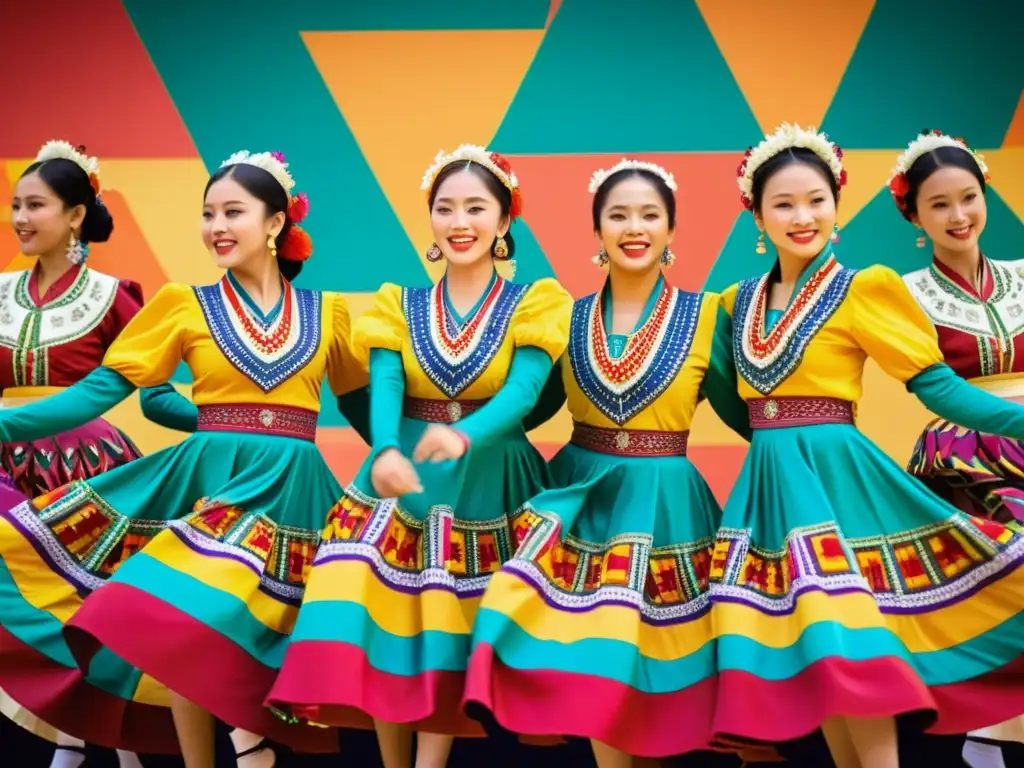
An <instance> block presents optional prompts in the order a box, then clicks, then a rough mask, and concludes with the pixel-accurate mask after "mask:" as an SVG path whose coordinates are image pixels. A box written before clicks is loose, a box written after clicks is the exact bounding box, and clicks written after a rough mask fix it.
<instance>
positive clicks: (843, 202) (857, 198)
mask: <svg viewBox="0 0 1024 768" xmlns="http://www.w3.org/2000/svg"><path fill="white" fill-rule="evenodd" d="M898 155H899V150H897V149H848V150H844V151H843V167H844V168H846V178H847V183H846V186H845V187H843V189H842V192H841V193H840V197H839V216H838V224H839V226H840V227H845V226H846V225H847V224H849V223H850V221H852V220H853V217H854V216H856V215H857V214H858V213H860V211H861V209H862V208H863V207H864V206H865V205H867V204H868V203H870V202H871V201H872V200H873V199H874V198H875V195H877V194H878V191H879V190H880V189H882V188H883V187H885V185H886V184H887V183H888V182H889V176H890V175H892V169H893V166H894V165H896V158H897V156H898ZM893 214H894V215H895V214H896V209H895V208H893Z"/></svg>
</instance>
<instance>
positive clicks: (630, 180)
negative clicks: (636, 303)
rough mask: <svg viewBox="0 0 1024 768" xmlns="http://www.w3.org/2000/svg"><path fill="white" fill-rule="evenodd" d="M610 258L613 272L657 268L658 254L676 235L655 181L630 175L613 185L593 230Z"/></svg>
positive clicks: (659, 254)
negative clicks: (598, 225)
mask: <svg viewBox="0 0 1024 768" xmlns="http://www.w3.org/2000/svg"><path fill="white" fill-rule="evenodd" d="M594 234H595V235H596V237H597V240H598V242H599V243H600V245H601V247H602V248H604V250H605V252H606V253H607V254H608V258H609V260H610V266H609V269H610V270H611V271H612V272H615V271H617V270H623V271H627V272H633V273H636V272H646V271H648V270H652V269H659V268H660V265H661V255H662V253H663V252H664V250H665V247H666V246H667V245H668V244H669V243H670V242H672V238H673V236H674V235H675V231H674V229H673V228H672V227H671V226H670V223H669V212H668V209H667V207H666V205H665V201H664V199H663V198H662V196H661V193H660V192H659V191H658V190H657V189H656V188H655V186H654V184H653V183H651V182H650V181H649V180H648V179H645V178H643V177H641V176H629V177H626V178H624V179H622V180H621V181H619V182H618V183H616V184H615V186H614V187H612V188H611V189H610V190H609V192H608V195H607V197H606V198H605V200H604V205H603V207H602V208H601V219H600V229H599V230H598V231H597V232H595V233H594Z"/></svg>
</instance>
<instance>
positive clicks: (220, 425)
mask: <svg viewBox="0 0 1024 768" xmlns="http://www.w3.org/2000/svg"><path fill="white" fill-rule="evenodd" d="M318 415H319V414H318V413H317V412H316V411H308V410H306V409H305V408H293V407H291V406H287V405H265V404H262V403H233V404H231V405H201V406H199V427H198V428H199V431H200V432H254V433H256V434H261V435H277V436H279V437H297V438H299V439H300V440H309V441H310V442H312V441H314V440H316V420H317V416H318Z"/></svg>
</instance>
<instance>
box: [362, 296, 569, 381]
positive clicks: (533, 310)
mask: <svg viewBox="0 0 1024 768" xmlns="http://www.w3.org/2000/svg"><path fill="white" fill-rule="evenodd" d="M571 303H572V299H571V298H570V297H569V294H567V293H566V292H565V289H563V288H562V287H561V286H560V285H559V284H558V283H557V282H556V281H554V280H552V279H550V278H545V279H542V280H538V281H537V282H535V283H531V284H529V285H522V284H518V283H512V282H509V281H507V280H504V279H502V278H501V277H496V278H495V279H494V280H492V282H491V284H490V286H489V287H488V289H487V290H486V291H485V293H484V296H483V297H482V298H481V300H480V301H478V302H477V304H476V306H475V307H474V308H473V309H472V310H470V312H469V313H468V314H467V315H466V316H465V317H464V318H463V317H459V316H458V314H457V313H456V312H455V311H454V310H453V309H452V307H451V304H450V303H449V302H448V300H447V297H446V294H445V285H444V280H441V281H440V282H438V283H437V284H436V285H434V286H431V287H430V288H402V287H400V286H397V285H394V284H392V283H386V284H385V285H383V286H381V289H380V291H378V293H377V297H376V300H375V302H374V306H373V308H372V309H370V310H369V311H368V312H367V313H366V314H364V315H363V316H362V317H360V318H359V320H358V321H357V322H356V324H355V327H354V329H353V341H352V343H353V349H354V353H355V355H356V357H357V358H358V359H359V360H360V361H361V362H362V364H363V365H364V366H365V367H367V368H368V366H369V356H370V350H372V349H389V350H392V351H395V352H400V353H401V355H402V364H403V368H404V371H405V392H406V394H407V395H409V396H411V397H417V398H428V399H452V400H455V399H457V400H486V399H488V398H490V397H493V396H494V395H495V394H496V393H497V392H498V390H499V389H500V388H501V386H502V384H503V383H504V382H505V379H506V377H507V375H508V369H509V366H510V365H511V363H512V355H513V353H514V351H515V349H516V348H517V347H539V348H540V349H542V350H544V351H545V352H547V353H548V355H549V356H550V357H551V358H552V359H556V358H557V357H558V356H559V355H560V354H561V352H562V350H563V349H564V347H565V338H566V333H567V326H568V321H569V311H570V310H569V308H570V306H571Z"/></svg>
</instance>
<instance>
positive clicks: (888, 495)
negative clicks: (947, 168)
mask: <svg viewBox="0 0 1024 768" xmlns="http://www.w3.org/2000/svg"><path fill="white" fill-rule="evenodd" d="M791 146H804V147H807V148H809V149H812V150H813V151H814V152H816V153H817V154H818V155H819V156H820V157H821V158H822V159H823V160H824V161H825V162H826V163H827V164H829V165H830V166H831V167H832V169H833V172H834V173H835V175H836V178H837V181H839V182H840V183H842V181H843V180H844V179H845V175H844V174H843V173H842V165H841V161H840V159H839V157H840V155H839V154H838V151H837V148H836V147H835V146H834V145H832V144H831V143H830V142H828V140H827V139H826V138H825V137H824V136H822V135H820V134H815V133H813V132H807V131H803V130H801V129H798V128H792V127H789V126H784V127H783V128H781V129H780V130H779V131H778V132H776V133H775V134H774V135H772V136H770V137H768V138H767V139H766V140H765V142H763V143H762V145H761V146H759V147H758V148H757V149H755V150H754V152H753V155H752V156H750V157H748V159H747V160H746V161H745V163H744V165H743V166H741V178H740V187H741V190H743V192H744V196H745V199H746V200H747V201H749V200H750V180H751V176H752V175H753V172H754V170H755V168H756V167H757V165H758V164H759V163H761V162H764V161H765V160H767V159H768V158H770V157H771V156H773V155H774V154H776V153H777V152H779V151H783V150H785V149H786V148H788V147H791ZM777 278H778V275H777V272H776V271H773V272H772V273H769V274H768V275H765V276H763V277H759V278H753V279H750V280H747V281H744V282H742V283H740V284H739V285H736V286H732V287H731V288H729V289H727V290H726V291H725V292H724V294H723V303H724V306H725V309H726V310H727V312H728V313H729V315H730V316H731V318H732V324H733V328H732V349H733V354H734V357H735V363H736V368H737V370H738V372H739V377H740V378H739V393H740V395H741V396H742V397H743V399H744V400H746V401H747V404H748V406H749V411H750V420H751V427H752V429H753V438H752V440H751V444H750V450H749V451H748V454H747V457H746V460H745V462H744V465H743V468H742V470H741V472H740V475H739V478H738V479H737V481H736V484H735V486H734V488H733V491H732V493H731V495H730V497H729V500H728V502H727V503H726V505H725V508H724V511H723V518H722V527H721V529H720V530H719V533H718V543H717V545H716V548H715V554H714V558H713V560H712V563H711V582H712V587H711V595H712V611H711V612H712V623H713V626H714V630H715V634H716V637H717V639H718V664H719V687H718V700H717V705H716V710H715V715H714V728H715V732H716V734H717V735H718V736H720V737H722V738H723V739H724V738H728V737H742V738H748V739H758V740H767V741H782V740H787V739H791V738H794V737H799V736H801V735H804V734H807V733H810V732H812V731H814V730H815V729H816V728H817V727H818V726H819V725H820V724H821V723H822V721H823V720H824V719H826V718H828V717H831V716H852V717H883V716H891V715H898V714H903V713H918V714H921V715H923V720H924V723H925V724H926V725H927V726H928V727H929V728H930V730H931V731H933V732H936V733H963V732H965V731H967V730H969V729H971V728H973V727H977V726H979V725H983V724H987V723H993V722H999V721H1001V720H1005V719H1006V718H1008V717H1011V716H1014V715H1017V714H1020V713H1021V711H1022V710H1024V676H1022V675H1021V674H1020V660H1021V659H1020V657H1021V651H1022V649H1024V640H1022V637H1024V623H1022V622H1024V613H1022V612H1021V610H1020V608H1021V603H1022V598H1021V594H1022V588H1024V569H1022V568H1020V564H1021V560H1022V558H1024V531H1022V529H1021V527H1020V526H1018V525H1011V526H1009V527H1004V526H1002V525H1000V524H998V523H995V522H989V521H986V520H981V519H978V518H974V517H971V516H970V515H967V514H965V513H963V512H961V511H959V510H957V509H955V508H954V507H952V506H950V505H949V504H947V503H946V502H944V501H942V500H941V499H939V498H938V497H936V496H934V495H933V494H932V493H930V492H929V491H927V490H926V489H925V488H924V486H922V485H921V484H920V483H919V482H918V481H917V480H916V479H914V478H912V477H911V476H910V475H908V474H907V473H905V472H904V471H903V470H902V469H901V468H900V467H899V466H897V465H896V464H895V463H894V462H892V461H891V460H890V459H889V458H888V457H886V456H885V455H884V454H883V453H882V452H881V451H880V450H879V449H878V448H877V447H876V446H875V445H874V444H873V443H871V442H870V441H869V440H868V439H867V438H866V437H865V436H864V435H863V434H862V433H861V432H860V431H858V430H857V428H856V426H855V412H856V408H855V404H856V402H857V400H858V399H859V398H860V394H861V378H862V373H863V366H864V361H865V359H866V358H867V356H869V355H870V356H871V357H872V358H873V359H874V360H875V361H876V362H877V363H878V364H879V365H880V366H881V367H882V369H883V370H885V371H886V372H887V373H888V374H889V375H891V376H893V377H895V378H897V379H899V380H900V381H902V382H906V383H907V387H908V389H909V390H910V391H911V392H913V393H914V394H915V395H917V397H918V398H919V399H920V400H921V401H922V402H923V403H924V404H925V405H926V406H927V407H928V408H929V409H931V410H932V411H933V412H936V413H940V414H942V415H943V416H944V417H946V418H949V419H951V420H953V421H955V422H957V423H960V424H966V425H970V426H971V427H973V428H981V429H985V430H997V431H1001V432H1003V433H1005V434H1008V435H1012V436H1014V437H1017V438H1021V437H1024V409H1021V408H1020V407H1019V406H1016V405H1013V404H1007V403H1006V402H1004V401H1002V400H1000V399H998V398H995V397H992V396H991V395H988V394H986V393H984V392H980V391H979V390H976V389H975V388H973V387H972V386H970V385H969V384H967V383H965V382H964V381H963V380H962V379H960V378H959V377H957V376H956V374H954V373H953V371H952V370H951V369H950V368H949V367H948V366H946V365H944V364H943V362H942V353H941V352H940V350H939V347H938V343H937V340H936V335H935V330H934V328H933V326H932V324H931V322H930V321H929V319H928V317H927V316H926V315H925V314H924V312H922V311H921V309H920V308H919V307H918V305H917V304H916V303H915V301H914V299H913V297H912V296H911V295H910V293H909V291H908V290H907V289H906V286H905V285H904V284H903V281H902V279H901V278H900V277H899V275H897V274H896V273H895V272H893V271H892V270H890V269H887V268H885V267H878V266H876V267H870V268H868V269H865V270H862V271H859V272H858V271H855V270H851V269H847V268H845V267H843V266H842V265H841V264H839V263H838V262H837V261H836V259H835V257H834V255H833V253H832V249H831V247H829V248H826V249H825V251H824V252H823V253H821V254H820V255H819V256H818V257H817V258H816V259H815V260H814V261H813V262H812V263H811V264H809V265H808V266H807V268H806V269H805V270H804V272H803V273H802V275H801V276H800V279H799V281H798V283H797V285H796V286H795V289H794V292H793V297H792V299H791V301H790V302H789V306H788V307H787V309H786V310H785V311H784V312H772V311H768V310H767V309H766V303H767V296H768V289H769V283H770V281H772V280H774V279H777ZM728 330H729V329H727V328H726V327H724V326H723V327H722V328H721V331H722V332H723V333H726V332H728Z"/></svg>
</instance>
